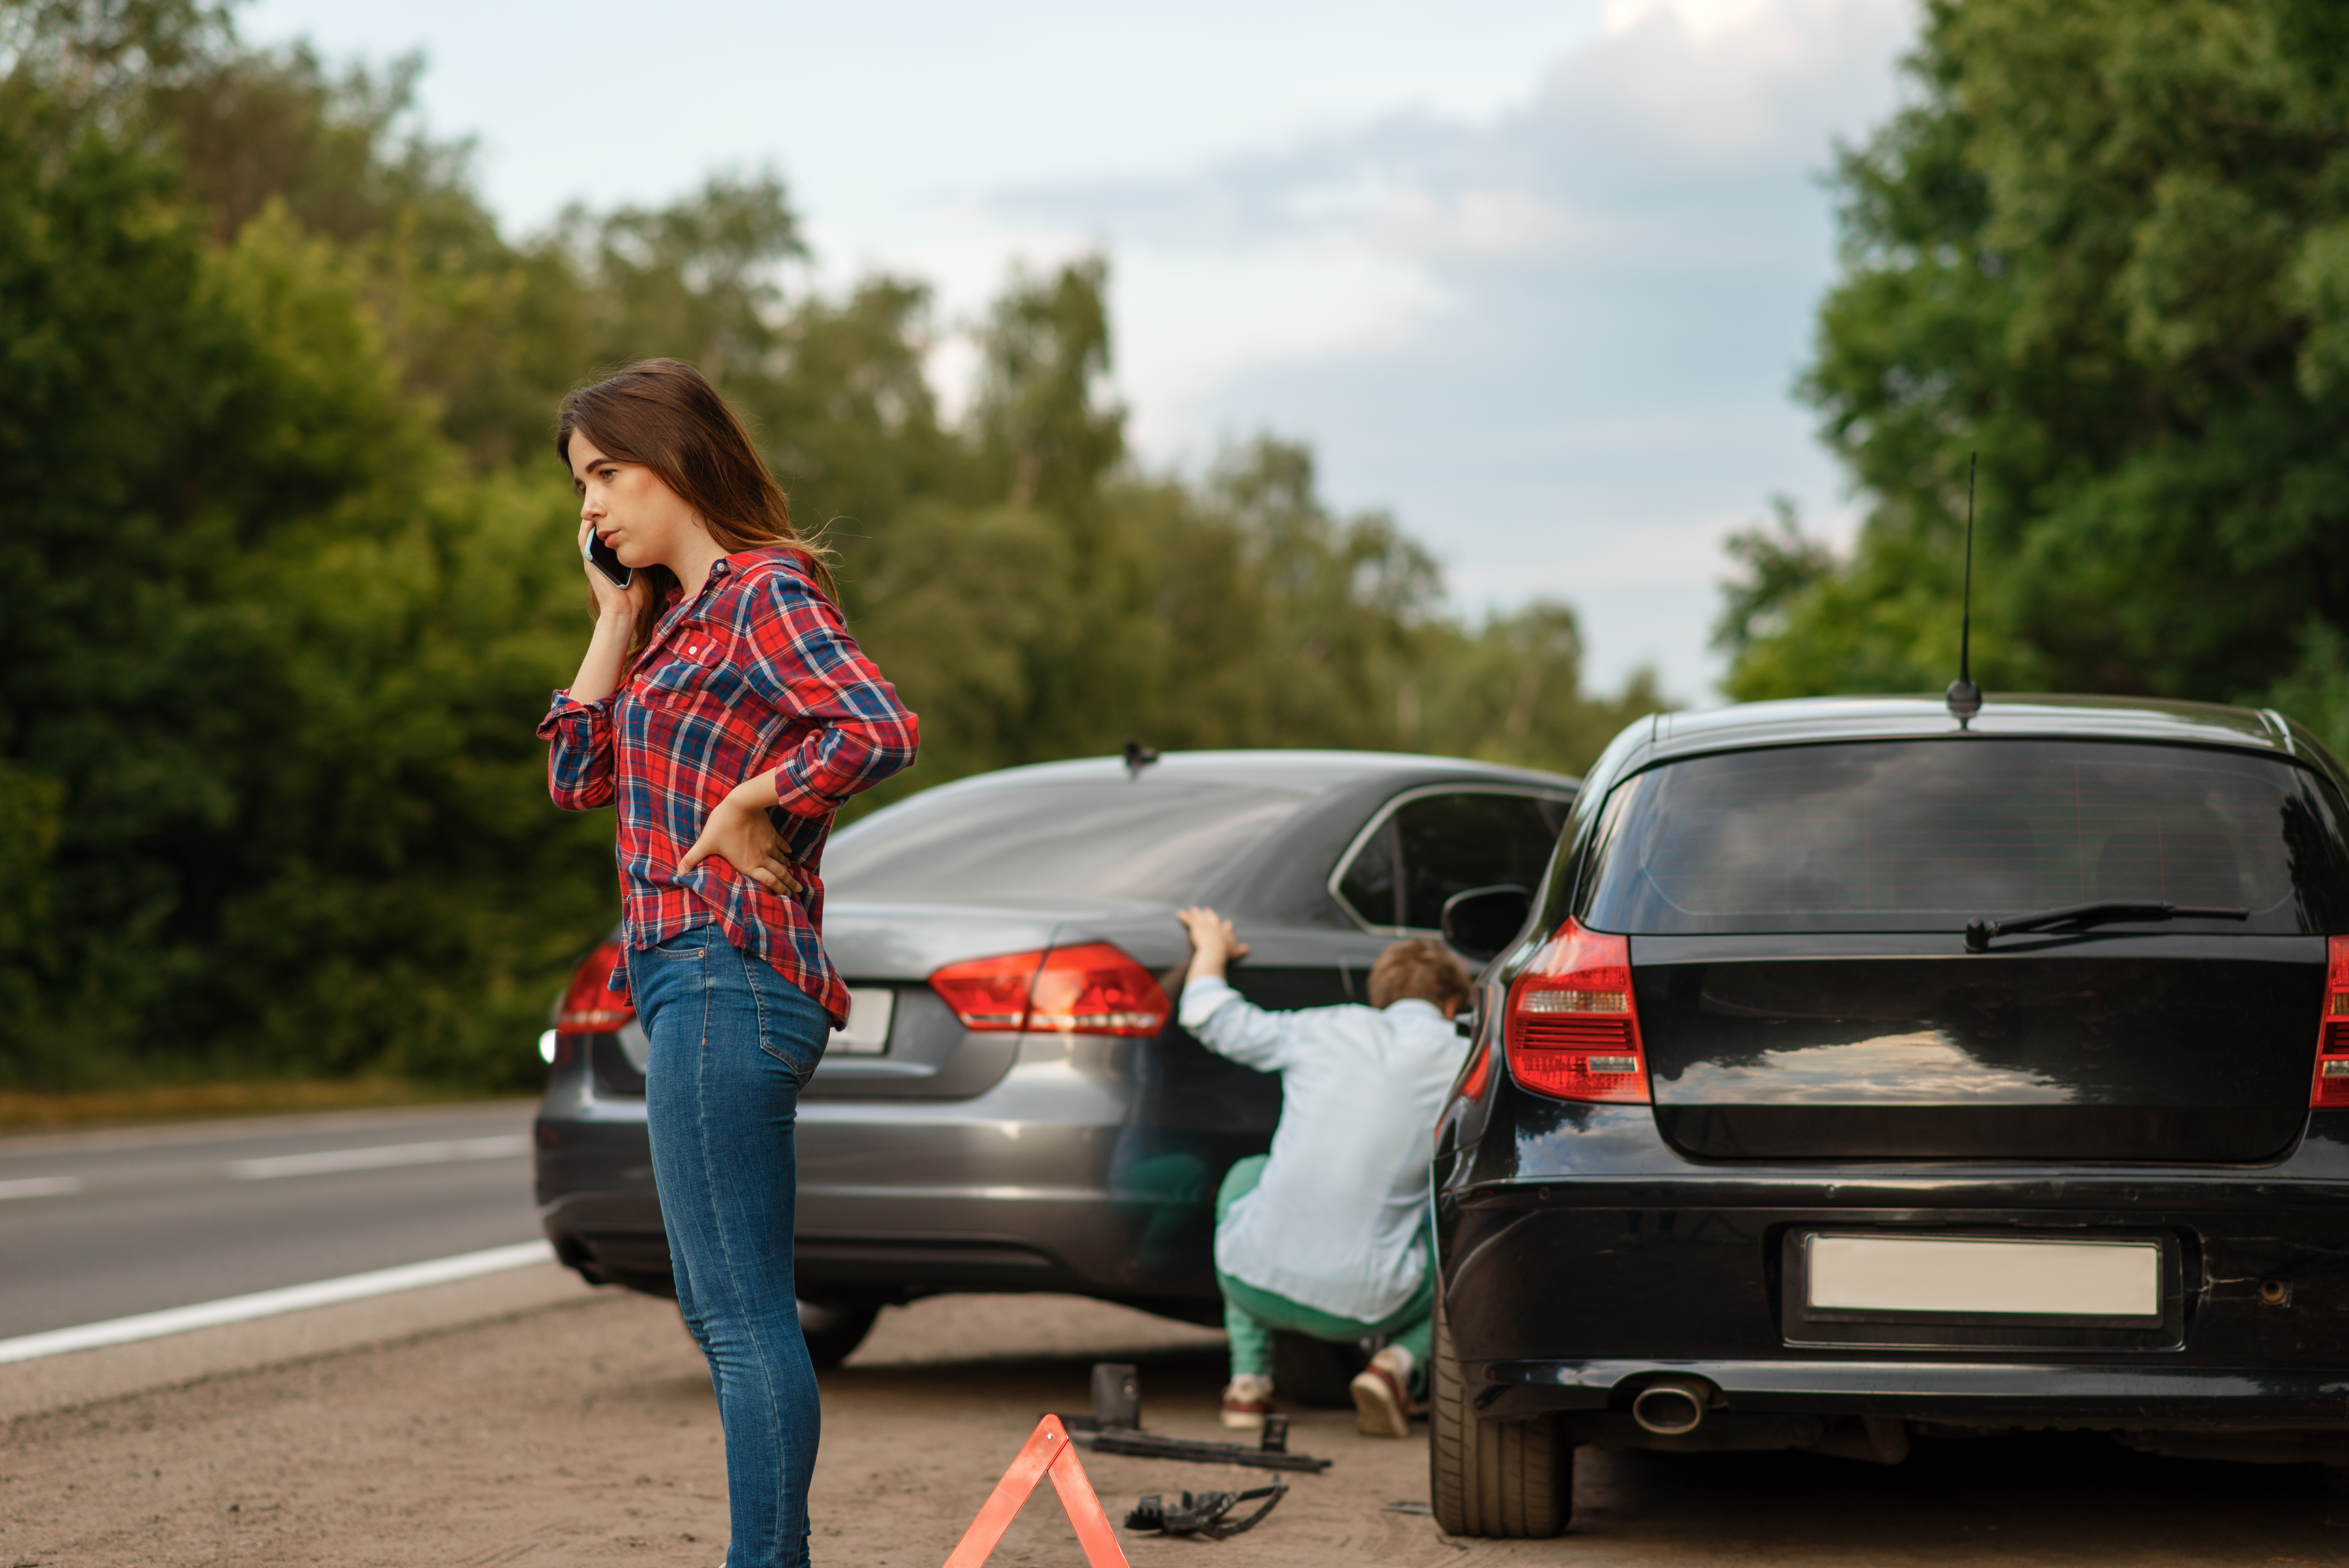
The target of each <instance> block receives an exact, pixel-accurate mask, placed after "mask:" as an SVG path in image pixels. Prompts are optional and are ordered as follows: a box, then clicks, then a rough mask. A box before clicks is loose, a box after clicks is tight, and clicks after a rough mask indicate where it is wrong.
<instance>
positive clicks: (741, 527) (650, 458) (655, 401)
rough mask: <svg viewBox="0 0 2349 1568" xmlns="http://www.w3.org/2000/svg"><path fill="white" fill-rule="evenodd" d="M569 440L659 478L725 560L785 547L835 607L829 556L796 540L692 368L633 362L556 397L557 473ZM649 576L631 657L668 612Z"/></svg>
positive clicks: (732, 420)
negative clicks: (577, 438)
mask: <svg viewBox="0 0 2349 1568" xmlns="http://www.w3.org/2000/svg"><path fill="white" fill-rule="evenodd" d="M574 432H575V433H577V434H579V435H583V436H585V437H586V438H588V439H589V440H591V441H593V442H595V446H596V449H598V450H599V451H601V452H603V453H604V455H605V456H606V457H609V458H616V459H619V460H620V461H621V462H624V463H642V464H643V465H644V466H645V467H647V468H648V469H652V471H653V472H654V473H656V474H658V475H659V476H660V480H661V483H663V484H665V485H667V486H668V488H669V489H670V490H675V491H676V492H677V494H678V499H679V500H683V501H684V502H685V504H686V505H688V506H689V507H691V508H692V509H693V511H694V515H695V516H696V517H698V518H699V519H700V520H701V524H702V526H703V527H704V528H707V529H708V530H709V536H710V537H711V538H712V539H715V540H716V541H717V542H719V543H720V544H722V545H724V546H725V547H726V549H727V552H728V553H732V552H736V551H741V550H758V549H761V548H763V547H765V546H768V545H774V544H788V545H790V546H791V547H792V549H793V550H794V551H796V552H799V556H800V563H801V566H802V568H803V569H804V570H805V571H806V573H807V574H808V575H809V576H810V577H812V578H813V579H814V580H815V585H816V588H817V589H818V591H819V592H821V593H823V596H824V597H825V598H827V599H830V600H832V601H833V603H839V602H840V593H839V588H838V585H837V584H836V583H834V582H833V575H832V560H833V552H831V550H830V549H828V548H826V546H825V545H824V543H823V540H821V539H812V538H803V537H802V535H801V534H800V532H799V531H797V530H796V529H794V528H792V502H791V498H790V497H789V496H787V495H785V494H784V493H783V487H782V486H781V485H780V484H777V483H776V482H775V476H774V475H773V474H772V473H771V472H770V471H769V470H768V468H767V463H766V459H763V458H761V457H760V456H759V449H758V448H757V447H755V446H753V445H752V444H751V442H750V431H748V430H746V429H744V428H743V427H742V421H741V420H740V418H737V417H736V415H735V413H734V410H733V409H732V408H730V407H727V404H726V399H725V398H723V397H719V393H718V388H717V387H712V386H711V385H710V384H709V378H708V377H705V376H703V375H702V374H701V372H700V371H698V370H696V369H695V368H694V367H693V366H690V365H688V364H686V363H685V361H683V360H681V359H642V360H638V361H637V362H636V364H634V365H631V366H628V367H627V368H626V370H623V371H621V372H620V373H619V374H618V375H616V376H612V377H606V378H605V379H604V380H602V381H598V382H596V383H595V384H594V385H593V386H589V387H575V388H574V389H573V391H572V392H571V394H570V395H569V396H568V397H564V399H563V414H562V418H561V422H560V423H559V424H558V425H557V426H556V428H555V436H554V451H555V455H556V456H558V457H560V458H561V459H563V466H564V468H565V469H568V468H569V467H570V466H571V438H572V436H573V434H574ZM640 570H646V569H641V568H640ZM648 570H649V571H650V572H651V573H652V592H651V593H648V594H647V595H646V597H645V605H644V608H643V609H641V610H639V611H638V612H637V613H636V635H635V636H634V637H633V638H631V639H630V641H629V644H628V648H629V653H630V655H631V658H632V659H633V656H634V655H635V653H636V650H637V649H639V648H642V647H643V646H644V645H646V644H647V643H648V642H650V641H651V640H652V634H653V628H654V627H655V626H657V625H658V624H660V618H661V614H662V612H663V611H664V610H665V609H666V608H667V606H666V605H665V604H663V603H662V600H663V599H664V598H666V597H667V591H668V590H669V589H670V588H672V587H675V586H676V585H677V577H676V574H675V573H671V572H670V571H669V569H668V568H667V567H666V566H656V567H652V568H649V569H648Z"/></svg>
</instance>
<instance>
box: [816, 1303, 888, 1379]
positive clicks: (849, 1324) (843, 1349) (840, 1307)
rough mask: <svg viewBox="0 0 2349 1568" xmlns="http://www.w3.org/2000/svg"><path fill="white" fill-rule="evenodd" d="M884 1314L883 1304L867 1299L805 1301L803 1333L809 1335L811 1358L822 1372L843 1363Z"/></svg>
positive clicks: (862, 1342)
mask: <svg viewBox="0 0 2349 1568" xmlns="http://www.w3.org/2000/svg"><path fill="white" fill-rule="evenodd" d="M880 1315H881V1309H880V1307H878V1306H876V1305H872V1304H871V1303H867V1302H823V1301H802V1302H801V1303H800V1332H801V1333H802V1335H804V1336H807V1347H808V1359H809V1360H811V1361H812V1362H814V1363H815V1369H816V1370H817V1371H819V1372H827V1371H830V1370H831V1369H832V1368H833V1367H837V1366H839V1365H840V1364H841V1363H842V1362H843V1361H845V1360H847V1359H848V1354H849V1352H850V1351H852V1350H854V1349H855V1348H856V1347H857V1346H860V1345H862V1344H864V1336H866V1335H867V1334H869V1333H871V1332H872V1331H873V1320H874V1318H876V1317H878V1316H880Z"/></svg>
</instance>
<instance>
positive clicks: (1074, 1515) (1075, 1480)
mask: <svg viewBox="0 0 2349 1568" xmlns="http://www.w3.org/2000/svg"><path fill="white" fill-rule="evenodd" d="M1048 1475H1049V1476H1050V1477H1051V1478H1052V1490H1053V1491H1057V1492H1059V1493H1060V1494H1061V1507H1062V1508H1064V1509H1066V1510H1067V1511H1068V1514H1069V1522H1070V1523H1071V1524H1072V1525H1074V1526H1075V1527H1076V1532H1077V1544H1078V1545H1080V1546H1081V1547H1083V1548H1084V1552H1085V1562H1086V1563H1088V1564H1089V1565H1090V1568H1128V1564H1127V1563H1126V1561H1125V1550H1124V1548H1123V1547H1121V1546H1120V1545H1118V1543H1117V1533H1116V1532H1114V1531H1112V1529H1110V1527H1109V1515H1108V1514H1106V1513H1103V1512H1102V1505H1101V1499H1100V1498H1099V1497H1097V1496H1095V1495H1094V1494H1093V1486H1092V1481H1090V1480H1087V1479H1085V1467H1084V1463H1083V1461H1082V1460H1079V1459H1078V1458H1077V1449H1076V1445H1075V1444H1074V1443H1072V1442H1071V1441H1070V1439H1069V1431H1068V1429H1067V1428H1066V1427H1063V1426H1062V1425H1061V1418H1060V1417H1058V1416H1047V1417H1045V1418H1043V1419H1042V1420H1040V1421H1039V1422H1037V1423H1036V1430H1035V1431H1034V1432H1033V1433H1032V1434H1030V1437H1029V1439H1028V1440H1027V1442H1025V1443H1024V1444H1022V1445H1020V1449H1019V1455H1018V1456H1017V1457H1016V1458H1014V1459H1013V1460H1012V1461H1011V1468H1010V1469H1009V1470H1005V1471H1004V1472H1003V1479H1002V1480H999V1481H997V1482H996V1483H995V1491H992V1492H991V1493H989V1494H988V1499H987V1501H986V1502H984V1503H982V1504H981V1505H980V1506H979V1510H978V1517H977V1518H976V1519H973V1520H972V1521H971V1522H970V1528H969V1529H968V1530H967V1531H965V1532H963V1537H962V1540H961V1541H960V1542H958V1543H957V1545H956V1547H955V1549H954V1554H953V1555H952V1556H950V1557H948V1558H947V1563H946V1568H978V1565H979V1564H980V1563H984V1562H986V1561H987V1559H988V1554H989V1553H992V1552H993V1551H994V1550H995V1543H996V1542H999V1541H1000V1540H1002V1539H1003V1532H1005V1531H1006V1530H1009V1528H1010V1527H1011V1521H1012V1519H1013V1517H1014V1516H1016V1515H1017V1514H1018V1513H1019V1505H1020V1504H1021V1503H1023V1502H1026V1501H1028V1494H1029V1493H1030V1492H1031V1491H1035V1490H1036V1483H1037V1482H1038V1481H1040V1480H1043V1479H1044V1478H1045V1477H1046V1476H1048Z"/></svg>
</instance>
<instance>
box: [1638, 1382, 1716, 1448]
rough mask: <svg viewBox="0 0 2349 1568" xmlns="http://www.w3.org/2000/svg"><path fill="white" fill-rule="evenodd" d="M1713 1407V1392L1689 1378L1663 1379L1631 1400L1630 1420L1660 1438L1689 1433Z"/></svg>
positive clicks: (1675, 1436) (1642, 1390)
mask: <svg viewBox="0 0 2349 1568" xmlns="http://www.w3.org/2000/svg"><path fill="white" fill-rule="evenodd" d="M1712 1403H1713V1389H1712V1388H1711V1387H1709V1386H1707V1385H1705V1384H1703V1383H1700V1382H1698V1381H1697V1380H1696V1379H1695V1378H1693V1377H1667V1378H1665V1379H1663V1380H1662V1381H1661V1382H1656V1383H1651V1384H1649V1385H1648V1386H1647V1387H1644V1388H1642V1389H1640V1391H1639V1392H1638V1393H1637V1394H1635V1395H1633V1396H1632V1397H1631V1418H1632V1419H1633V1420H1635V1421H1637V1422H1639V1423H1640V1430H1642V1431H1647V1432H1653V1433H1655V1434H1656V1435H1657V1436H1658V1437H1660V1438H1677V1437H1681V1436H1682V1435H1684V1434H1686V1433H1689V1432H1693V1431H1695V1430H1696V1429H1697V1423H1698V1422H1700V1421H1702V1420H1703V1419H1704V1412H1705V1410H1706V1408H1707V1407H1709V1406H1710V1405H1711V1404H1712Z"/></svg>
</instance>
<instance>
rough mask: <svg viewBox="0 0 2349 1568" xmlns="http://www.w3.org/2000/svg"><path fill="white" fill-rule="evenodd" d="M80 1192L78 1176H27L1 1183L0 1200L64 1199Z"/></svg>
mask: <svg viewBox="0 0 2349 1568" xmlns="http://www.w3.org/2000/svg"><path fill="white" fill-rule="evenodd" d="M78 1191H81V1178H80V1177H78V1176H26V1177H21V1178H19V1179H18V1180H16V1181H0V1198H62V1197H64V1196H66V1194H67V1193H69V1192H78Z"/></svg>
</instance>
